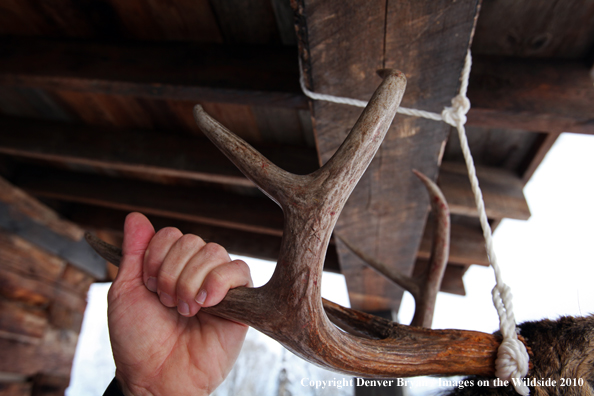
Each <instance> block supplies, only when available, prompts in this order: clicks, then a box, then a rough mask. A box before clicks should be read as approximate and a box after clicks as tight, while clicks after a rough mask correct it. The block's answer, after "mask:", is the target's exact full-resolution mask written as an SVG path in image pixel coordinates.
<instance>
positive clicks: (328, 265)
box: [67, 204, 340, 273]
mask: <svg viewBox="0 0 594 396" xmlns="http://www.w3.org/2000/svg"><path fill="white" fill-rule="evenodd" d="M67 212H68V217H69V219H70V220H72V221H74V222H76V223H78V224H80V225H82V226H84V227H86V228H88V229H92V230H102V231H106V232H109V233H113V234H115V235H119V236H122V229H123V226H124V219H125V217H126V215H127V214H128V212H126V211H120V210H114V209H108V208H101V207H93V206H89V205H80V204H74V205H70V206H69V207H68V210H67ZM148 217H149V219H150V220H151V222H152V223H153V225H154V226H155V229H157V230H159V229H161V228H164V227H177V228H179V229H180V230H181V231H182V232H183V233H192V234H195V235H198V236H200V237H201V238H202V239H204V240H205V241H207V242H216V243H218V244H219V245H221V246H223V247H224V248H225V249H227V251H229V252H230V253H233V254H237V255H241V256H248V257H254V258H258V259H262V260H270V261H274V262H276V260H277V259H278V253H279V249H280V244H281V237H279V236H276V235H266V234H257V233H253V232H246V231H243V230H237V229H232V228H223V227H217V226H211V225H206V224H199V223H193V222H189V221H183V220H179V219H174V218H167V217H162V216H154V215H149V216H148ZM324 271H330V272H335V273H340V267H339V265H338V257H337V255H336V247H335V245H334V243H333V242H331V243H330V246H329V247H328V252H327V254H326V260H325V262H324Z"/></svg>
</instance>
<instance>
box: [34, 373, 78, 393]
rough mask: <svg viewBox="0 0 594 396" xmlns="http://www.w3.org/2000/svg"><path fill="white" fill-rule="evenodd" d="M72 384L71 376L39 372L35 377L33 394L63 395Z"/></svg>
mask: <svg viewBox="0 0 594 396" xmlns="http://www.w3.org/2000/svg"><path fill="white" fill-rule="evenodd" d="M68 385H70V376H58V375H47V374H37V375H36V376H35V377H33V390H32V392H31V396H63V395H64V392H65V391H66V388H68Z"/></svg>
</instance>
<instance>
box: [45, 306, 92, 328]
mask: <svg viewBox="0 0 594 396" xmlns="http://www.w3.org/2000/svg"><path fill="white" fill-rule="evenodd" d="M48 311H49V323H51V325H52V326H53V327H54V328H56V329H64V330H72V331H74V332H75V333H77V334H78V333H80V329H81V327H82V322H83V319H84V313H83V312H79V311H76V310H73V309H70V308H67V307H65V306H64V305H62V304H60V303H58V302H55V303H53V304H51V305H50V307H49V310H48Z"/></svg>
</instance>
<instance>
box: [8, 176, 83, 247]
mask: <svg viewBox="0 0 594 396" xmlns="http://www.w3.org/2000/svg"><path fill="white" fill-rule="evenodd" d="M0 201H2V202H4V203H5V204H7V205H10V206H11V208H13V209H14V210H16V211H18V212H20V213H23V214H24V215H26V216H27V217H29V218H31V219H32V220H34V221H36V222H38V223H39V224H42V225H43V226H45V227H47V228H48V229H50V230H52V231H53V232H55V233H57V234H60V235H62V236H65V237H67V238H70V239H72V240H73V241H79V240H81V239H82V237H83V234H84V231H83V230H81V229H80V228H79V227H78V226H77V225H76V224H74V223H71V222H68V221H65V220H62V219H61V218H60V216H59V215H58V214H57V213H56V212H55V211H53V210H51V209H50V208H48V207H47V206H45V205H43V204H42V203H41V202H39V201H37V200H36V199H34V198H32V197H30V196H28V195H27V194H26V193H25V192H24V191H22V190H20V189H19V188H17V187H15V186H13V185H12V184H10V183H9V182H8V181H6V180H5V179H4V178H2V177H0Z"/></svg>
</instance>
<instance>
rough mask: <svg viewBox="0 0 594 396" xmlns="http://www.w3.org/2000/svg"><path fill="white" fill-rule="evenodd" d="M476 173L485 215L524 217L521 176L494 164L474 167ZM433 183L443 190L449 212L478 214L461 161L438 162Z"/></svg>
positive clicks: (525, 207) (524, 206)
mask: <svg viewBox="0 0 594 396" xmlns="http://www.w3.org/2000/svg"><path fill="white" fill-rule="evenodd" d="M477 176H478V179H479V185H480V187H481V190H482V193H483V198H484V201H485V209H486V211H487V216H488V217H490V218H495V219H501V218H504V217H506V218H511V219H517V220H527V219H528V218H529V217H530V209H529V208H528V203H527V202H526V197H524V193H523V191H522V189H523V187H524V183H522V179H520V178H519V177H518V176H516V175H515V174H513V173H511V172H507V171H504V170H501V169H496V168H482V167H477ZM437 184H438V185H439V187H440V188H441V190H442V191H443V194H444V195H445V197H446V199H447V201H448V205H449V207H450V211H451V213H452V214H458V215H465V216H473V217H478V213H477V209H476V204H475V201H474V195H473V193H472V189H471V187H470V181H469V180H468V171H467V170H466V166H465V164H457V163H452V162H444V163H442V165H441V167H440V169H439V177H438V179H437Z"/></svg>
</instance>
